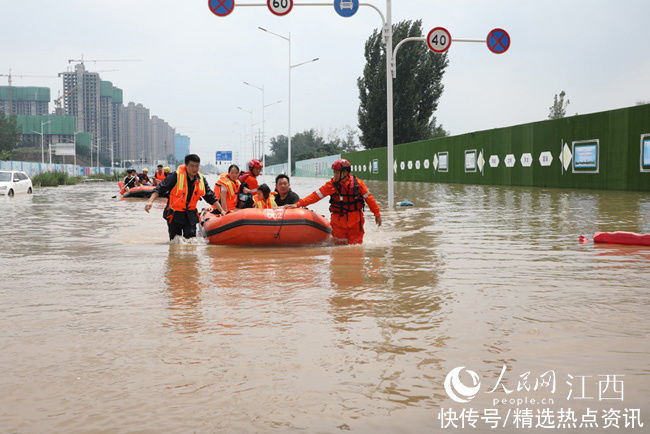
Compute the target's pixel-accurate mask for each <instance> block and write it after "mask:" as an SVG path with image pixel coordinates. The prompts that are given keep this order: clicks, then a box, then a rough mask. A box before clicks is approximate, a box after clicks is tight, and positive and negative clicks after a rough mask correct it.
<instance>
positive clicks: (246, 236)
mask: <svg viewBox="0 0 650 434" xmlns="http://www.w3.org/2000/svg"><path fill="white" fill-rule="evenodd" d="M201 226H202V227H203V230H204V232H205V234H206V236H207V238H208V241H209V242H210V244H221V245H237V244H239V245H274V244H275V245H282V244H287V245H296V244H315V243H321V242H323V241H326V240H327V239H329V238H330V234H331V233H332V228H331V226H330V224H329V222H328V221H327V220H326V219H325V217H323V216H321V215H319V214H316V213H315V212H313V211H310V210H308V209H306V208H294V209H284V208H273V209H259V208H247V209H243V210H240V211H236V212H233V213H230V214H227V215H225V216H217V215H214V214H212V213H206V214H204V215H203V216H202V217H201Z"/></svg>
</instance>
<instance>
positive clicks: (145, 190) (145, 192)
mask: <svg viewBox="0 0 650 434" xmlns="http://www.w3.org/2000/svg"><path fill="white" fill-rule="evenodd" d="M117 185H118V186H119V187H120V194H121V195H122V197H145V198H146V197H151V195H152V194H153V190H154V189H155V188H156V187H154V186H153V185H141V186H139V187H133V188H129V191H126V190H125V189H124V183H123V182H122V181H120V182H118V183H117Z"/></svg>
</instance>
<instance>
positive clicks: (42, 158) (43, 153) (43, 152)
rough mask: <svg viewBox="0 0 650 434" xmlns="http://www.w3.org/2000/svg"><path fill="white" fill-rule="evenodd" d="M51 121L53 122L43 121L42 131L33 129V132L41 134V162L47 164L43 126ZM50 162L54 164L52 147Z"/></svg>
mask: <svg viewBox="0 0 650 434" xmlns="http://www.w3.org/2000/svg"><path fill="white" fill-rule="evenodd" d="M50 122H52V121H51V120H49V121H47V122H41V132H40V133H39V132H38V131H34V130H32V133H34V134H38V135H39V136H41V164H45V143H44V140H43V137H44V133H43V126H45V125H47V124H49V123H50ZM50 164H52V152H51V149H50Z"/></svg>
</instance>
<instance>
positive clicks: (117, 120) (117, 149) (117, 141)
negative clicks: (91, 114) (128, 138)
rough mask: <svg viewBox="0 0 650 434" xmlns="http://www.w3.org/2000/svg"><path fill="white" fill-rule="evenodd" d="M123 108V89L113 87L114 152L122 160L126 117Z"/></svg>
mask: <svg viewBox="0 0 650 434" xmlns="http://www.w3.org/2000/svg"><path fill="white" fill-rule="evenodd" d="M123 107H124V106H123V105H122V89H120V88H119V87H114V86H113V97H112V98H111V116H112V120H113V125H112V129H113V138H112V140H113V152H114V155H115V158H116V159H117V158H122V157H121V155H122V147H123V146H124V144H123V143H124V142H123V141H122V129H123V126H122V120H123V118H124V115H123V114H122V110H123Z"/></svg>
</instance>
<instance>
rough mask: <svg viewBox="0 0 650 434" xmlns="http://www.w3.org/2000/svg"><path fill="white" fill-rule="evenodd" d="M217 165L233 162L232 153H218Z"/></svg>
mask: <svg viewBox="0 0 650 434" xmlns="http://www.w3.org/2000/svg"><path fill="white" fill-rule="evenodd" d="M216 161H217V164H219V163H220V162H224V161H232V151H217V158H216Z"/></svg>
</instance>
